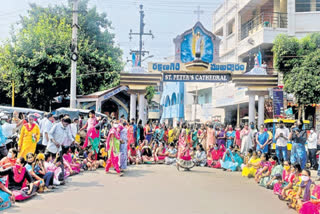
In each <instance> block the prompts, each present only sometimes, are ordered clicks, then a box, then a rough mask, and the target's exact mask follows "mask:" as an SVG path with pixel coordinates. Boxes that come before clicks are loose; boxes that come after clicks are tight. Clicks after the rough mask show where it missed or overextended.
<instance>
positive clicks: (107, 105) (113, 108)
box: [101, 99, 119, 118]
mask: <svg viewBox="0 0 320 214" xmlns="http://www.w3.org/2000/svg"><path fill="white" fill-rule="evenodd" d="M101 112H102V113H104V114H106V115H111V113H112V112H114V116H115V118H119V108H118V105H117V103H115V102H114V101H113V100H111V99H109V100H106V101H105V102H103V103H102V105H101Z"/></svg>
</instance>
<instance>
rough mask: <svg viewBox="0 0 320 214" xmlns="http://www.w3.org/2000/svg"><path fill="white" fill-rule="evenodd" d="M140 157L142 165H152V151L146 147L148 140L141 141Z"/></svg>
mask: <svg viewBox="0 0 320 214" xmlns="http://www.w3.org/2000/svg"><path fill="white" fill-rule="evenodd" d="M141 157H142V162H143V163H148V164H150V163H153V162H154V158H153V156H152V149H151V147H150V146H149V145H148V140H144V141H143V147H142V150H141Z"/></svg>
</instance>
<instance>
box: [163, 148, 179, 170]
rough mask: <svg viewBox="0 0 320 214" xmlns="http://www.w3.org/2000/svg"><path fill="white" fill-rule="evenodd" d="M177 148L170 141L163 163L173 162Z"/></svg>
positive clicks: (175, 158)
mask: <svg viewBox="0 0 320 214" xmlns="http://www.w3.org/2000/svg"><path fill="white" fill-rule="evenodd" d="M177 152H178V151H177V149H176V148H175V147H174V143H170V145H169V149H168V150H167V157H166V159H165V164H167V165H171V164H175V163H176V161H177Z"/></svg>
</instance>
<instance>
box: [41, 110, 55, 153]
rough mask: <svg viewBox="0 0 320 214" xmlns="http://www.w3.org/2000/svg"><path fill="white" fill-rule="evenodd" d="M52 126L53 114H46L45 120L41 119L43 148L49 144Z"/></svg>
mask: <svg viewBox="0 0 320 214" xmlns="http://www.w3.org/2000/svg"><path fill="white" fill-rule="evenodd" d="M53 125H54V117H53V114H51V113H50V114H48V115H47V117H46V118H44V119H43V122H42V137H43V139H42V145H43V147H47V145H48V143H49V132H50V130H51V128H52V127H53Z"/></svg>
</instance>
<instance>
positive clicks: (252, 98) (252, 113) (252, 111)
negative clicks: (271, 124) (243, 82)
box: [249, 93, 256, 123]
mask: <svg viewBox="0 0 320 214" xmlns="http://www.w3.org/2000/svg"><path fill="white" fill-rule="evenodd" d="M255 103H256V100H255V94H253V93H249V123H251V122H254V123H255V119H256V105H255Z"/></svg>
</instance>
